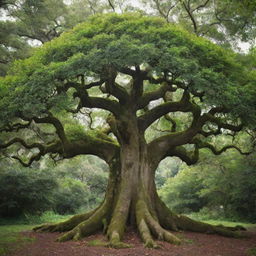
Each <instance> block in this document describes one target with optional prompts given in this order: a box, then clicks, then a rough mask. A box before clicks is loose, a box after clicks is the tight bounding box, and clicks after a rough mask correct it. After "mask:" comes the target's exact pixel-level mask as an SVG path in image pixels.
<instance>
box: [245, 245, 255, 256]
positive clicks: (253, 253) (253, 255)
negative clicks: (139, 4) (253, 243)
mask: <svg viewBox="0 0 256 256" xmlns="http://www.w3.org/2000/svg"><path fill="white" fill-rule="evenodd" d="M247 255H248V256H256V247H254V248H251V249H249V250H247Z"/></svg>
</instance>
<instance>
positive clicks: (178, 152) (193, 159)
mask: <svg viewBox="0 0 256 256" xmlns="http://www.w3.org/2000/svg"><path fill="white" fill-rule="evenodd" d="M166 156H176V157H179V158H180V159H181V160H182V161H184V162H185V163H186V164H187V165H193V164H195V163H197V162H198V160H199V148H198V146H197V145H195V149H194V150H192V151H187V150H186V148H185V147H183V146H179V147H176V148H173V149H170V150H169V151H168V152H167V155H166Z"/></svg>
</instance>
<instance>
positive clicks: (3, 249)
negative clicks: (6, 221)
mask: <svg viewBox="0 0 256 256" xmlns="http://www.w3.org/2000/svg"><path fill="white" fill-rule="evenodd" d="M32 227H33V226H31V225H4V226H0V255H1V256H4V255H7V254H8V253H9V252H10V251H11V250H15V249H18V248H19V247H21V246H24V245H26V244H27V243H30V242H33V241H34V239H33V238H31V237H27V236H23V235H21V234H20V232H22V231H26V230H31V229H32Z"/></svg>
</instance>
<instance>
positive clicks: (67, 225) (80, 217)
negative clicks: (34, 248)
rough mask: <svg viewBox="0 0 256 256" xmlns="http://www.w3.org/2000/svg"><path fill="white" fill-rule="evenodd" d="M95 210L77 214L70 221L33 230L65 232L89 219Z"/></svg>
mask: <svg viewBox="0 0 256 256" xmlns="http://www.w3.org/2000/svg"><path fill="white" fill-rule="evenodd" d="M96 210H97V209H95V210H93V211H90V212H88V213H84V214H77V215H75V216H73V217H71V218H70V219H68V220H66V221H63V222H60V223H55V224H44V225H40V226H37V227H35V228H33V230H34V231H36V232H66V231H70V230H72V229H73V228H75V227H76V226H77V225H78V224H80V223H81V222H83V221H85V220H87V219H88V218H90V217H91V216H92V215H93V214H94V212H95V211H96Z"/></svg>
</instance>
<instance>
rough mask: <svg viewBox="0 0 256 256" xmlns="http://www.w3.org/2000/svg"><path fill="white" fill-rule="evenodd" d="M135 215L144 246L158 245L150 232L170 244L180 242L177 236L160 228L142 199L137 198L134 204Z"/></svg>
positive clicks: (153, 246) (152, 246) (154, 246)
mask: <svg viewBox="0 0 256 256" xmlns="http://www.w3.org/2000/svg"><path fill="white" fill-rule="evenodd" d="M136 216H137V225H138V228H139V231H140V235H141V237H142V240H143V242H144V244H145V246H146V247H151V248H157V247H158V246H157V244H156V243H155V242H154V241H153V239H152V236H151V232H152V233H153V234H154V236H155V237H156V238H157V239H158V240H163V241H166V242H169V243H172V244H180V243H181V240H180V239H179V238H178V237H176V236H175V235H173V234H171V233H170V232H168V231H167V230H165V229H164V228H162V227H161V225H160V224H159V222H158V221H157V220H155V219H154V218H153V216H152V214H151V213H150V212H149V210H148V208H147V205H146V203H145V201H144V200H138V202H137V205H136ZM150 231H151V232H150Z"/></svg>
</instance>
